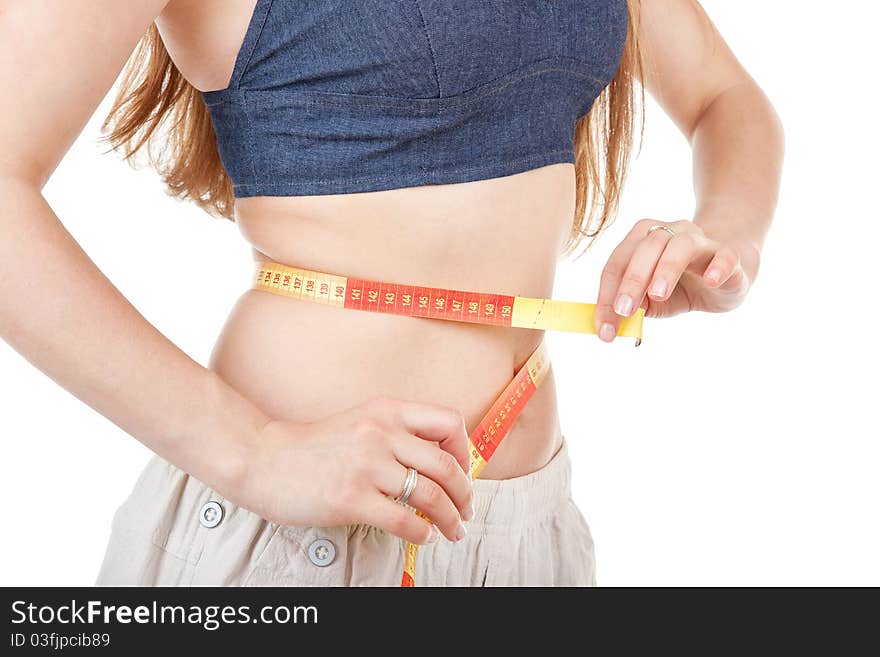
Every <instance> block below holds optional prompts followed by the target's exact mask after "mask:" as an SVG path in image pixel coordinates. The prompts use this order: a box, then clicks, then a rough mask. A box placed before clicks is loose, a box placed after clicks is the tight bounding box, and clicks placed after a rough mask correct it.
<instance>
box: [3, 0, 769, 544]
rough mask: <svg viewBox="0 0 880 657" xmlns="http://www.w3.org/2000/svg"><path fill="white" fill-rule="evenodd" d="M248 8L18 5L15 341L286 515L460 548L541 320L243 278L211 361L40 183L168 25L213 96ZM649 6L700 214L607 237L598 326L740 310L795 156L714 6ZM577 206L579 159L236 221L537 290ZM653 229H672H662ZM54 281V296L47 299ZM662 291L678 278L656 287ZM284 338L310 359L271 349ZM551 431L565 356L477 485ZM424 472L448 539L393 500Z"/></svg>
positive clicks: (7, 75) (298, 240)
mask: <svg viewBox="0 0 880 657" xmlns="http://www.w3.org/2000/svg"><path fill="white" fill-rule="evenodd" d="M252 7H253V0H241V2H238V1H236V2H232V1H230V2H223V3H220V2H211V3H205V2H196V1H194V0H172V1H171V2H168V1H167V0H138V1H137V2H126V3H119V2H116V1H115V0H67V1H66V2H64V3H58V2H52V1H51V0H30V1H29V2H26V3H4V4H3V5H0V62H2V64H3V65H2V66H0V88H3V89H7V90H9V92H8V93H7V94H6V96H5V102H4V103H2V104H0V200H2V203H0V228H2V230H0V336H2V337H3V338H4V339H5V340H6V341H7V342H9V343H10V344H11V345H12V346H13V347H14V348H15V349H16V350H17V351H19V352H20V353H21V354H23V355H24V356H25V357H26V358H27V359H28V360H29V361H30V362H32V363H33V364H34V365H35V366H36V367H38V368H40V369H41V370H42V371H43V372H45V373H46V374H47V375H48V376H50V377H52V378H53V379H54V380H55V381H57V382H58V383H59V384H60V385H62V386H63V387H65V388H66V389H67V390H69V391H70V392H71V393H72V394H74V395H76V396H77V397H79V398H80V399H81V400H83V401H84V402H85V403H87V404H88V405H90V406H91V407H93V408H94V409H96V410H97V411H98V412H100V413H102V414H103V415H105V416H106V417H107V418H109V419H110V420H111V421H113V422H115V423H116V424H117V425H118V426H120V427H121V428H122V429H124V430H125V431H126V432H128V433H129V434H131V435H132V436H134V437H135V438H137V439H138V440H140V441H142V442H143V443H144V444H146V445H147V446H148V447H150V448H151V449H152V450H154V451H155V452H157V453H158V454H159V455H161V456H162V457H164V458H165V459H167V460H168V461H170V462H171V463H173V464H175V465H177V466H178V467H180V468H182V469H184V470H186V471H187V472H189V473H191V474H193V475H194V476H196V477H197V478H198V479H200V480H202V481H204V482H205V483H206V484H208V485H209V486H211V487H212V488H214V489H216V490H217V491H218V492H220V494H222V495H223V496H225V497H226V498H227V499H229V500H230V501H232V502H233V503H236V504H239V505H241V506H244V507H245V508H249V509H251V510H253V511H255V512H257V513H259V514H260V515H262V516H263V517H265V518H267V519H269V520H272V521H274V522H279V523H283V524H290V525H315V526H327V525H336V524H348V523H369V524H373V525H376V526H378V527H381V528H384V529H386V530H388V531H390V532H392V533H394V534H397V535H399V536H402V537H403V538H405V539H407V540H410V541H413V542H419V543H423V542H427V541H430V540H437V538H438V530H439V533H441V534H442V535H444V536H445V537H446V538H447V539H449V540H457V539H460V538H461V537H462V536H463V535H464V531H465V527H464V525H463V524H462V520H465V521H466V520H467V519H468V518H469V517H470V514H471V503H472V495H473V493H472V487H471V484H470V482H469V480H468V478H467V475H466V474H465V472H466V468H467V434H468V433H469V432H470V430H471V429H472V428H473V427H474V426H475V425H476V423H477V422H478V421H479V419H480V418H481V417H482V415H483V414H484V413H485V412H486V410H487V408H488V406H489V405H490V404H491V402H492V401H493V400H494V397H495V396H496V395H497V394H498V392H500V390H502V389H503V387H504V386H505V385H506V384H507V383H508V381H509V380H510V378H511V377H512V376H513V374H514V373H515V372H516V370H517V369H518V368H519V367H520V366H521V365H522V364H523V362H524V361H525V359H526V358H527V357H528V355H529V354H530V353H531V352H532V350H534V348H535V347H536V346H537V345H538V343H539V342H540V340H541V338H542V335H541V332H537V331H528V330H523V329H502V328H499V327H485V326H471V325H461V324H455V323H448V322H437V321H431V320H421V319H413V318H403V317H394V316H386V315H378V314H372V313H358V312H346V313H345V314H344V315H343V314H340V313H341V312H343V311H339V310H338V309H333V308H326V307H323V306H319V305H316V304H309V303H305V302H296V301H294V300H290V299H282V298H279V297H275V296H272V295H268V294H265V293H262V292H258V291H250V290H249V291H245V292H244V293H243V294H242V296H241V298H240V299H239V301H238V304H237V305H236V307H235V309H234V310H233V312H232V313H231V315H230V317H229V319H228V321H227V322H226V325H225V326H224V329H223V331H222V334H221V336H220V339H219V340H218V342H217V345H216V346H215V349H214V351H213V354H212V357H211V361H210V363H209V365H208V367H204V366H202V365H200V364H199V363H196V362H195V361H193V360H192V359H191V358H189V357H188V356H187V355H186V354H185V353H183V352H182V351H181V350H180V349H178V348H177V347H176V346H175V345H174V344H172V343H171V342H170V341H168V340H167V339H166V338H165V337H164V336H163V335H162V334H161V333H160V332H159V331H157V330H156V329H155V328H154V327H153V326H152V325H151V324H150V323H149V322H148V321H147V320H146V319H145V318H144V317H143V316H141V315H140V314H139V313H138V312H137V310H136V309H135V308H134V307H133V306H132V305H131V304H130V303H129V302H128V301H127V300H126V299H125V298H124V297H123V296H122V295H121V294H120V293H119V291H118V290H117V289H116V288H115V287H114V286H113V285H112V283H111V282H110V281H109V280H107V279H106V277H104V276H103V274H102V273H101V272H100V271H99V270H98V269H97V268H96V267H95V265H94V264H93V263H92V261H91V260H90V259H89V258H88V257H87V255H86V254H85V253H84V252H83V251H82V250H81V249H80V248H79V246H78V245H77V244H76V242H75V241H74V239H73V237H72V236H71V235H70V234H69V233H68V232H67V231H66V230H65V228H64V226H63V225H62V223H61V222H60V221H59V219H58V218H57V217H56V216H55V214H54V213H53V211H52V209H51V208H50V207H49V205H48V204H47V203H46V201H45V199H44V198H43V196H42V194H41V190H42V187H43V185H44V184H45V182H46V180H47V179H48V178H49V176H50V175H51V174H52V172H53V171H54V169H55V168H56V166H57V164H58V162H59V161H60V160H61V158H62V157H63V156H64V154H65V152H66V151H67V149H68V148H69V146H70V145H71V143H72V142H73V141H74V139H75V138H76V137H77V135H78V134H79V133H80V131H81V130H82V128H83V126H84V125H85V123H86V121H87V120H88V118H89V117H90V115H91V114H92V113H93V112H94V111H95V108H96V107H97V105H98V103H99V101H100V100H101V99H102V98H103V97H104V95H105V94H106V93H107V91H108V90H109V88H110V86H111V84H112V83H113V81H114V79H115V77H116V75H117V74H118V72H119V70H120V69H121V67H122V65H123V64H124V62H125V60H126V58H127V57H128V55H129V54H130V52H131V51H132V49H133V48H134V46H135V44H136V43H137V41H138V39H139V37H140V36H141V34H142V33H143V32H144V30H145V29H146V28H147V26H148V25H149V24H150V23H151V22H152V21H153V20H156V19H158V24H159V26H160V30H161V32H162V35H163V39H164V40H165V42H166V45H167V47H168V49H169V52H170V53H171V55H172V57H173V58H174V61H175V62H176V63H177V65H178V67H179V68H180V70H181V72H182V73H183V74H184V76H185V77H186V78H187V79H188V80H189V81H190V82H191V83H192V84H193V85H194V86H195V87H196V88H198V89H202V90H211V89H220V88H223V87H224V86H225V85H226V84H227V81H228V79H229V76H230V73H231V70H232V66H233V62H234V59H235V56H236V53H237V49H238V46H239V45H240V43H241V39H242V37H243V34H244V30H245V28H246V24H247V21H248V18H249V16H250V12H251V10H252ZM643 14H644V15H643V24H642V28H641V38H642V43H643V49H644V54H645V60H646V68H647V71H648V76H647V80H646V83H647V88H648V91H649V92H650V93H651V94H652V95H653V96H654V97H655V98H656V99H657V100H658V102H659V103H660V105H661V106H662V107H663V108H664V110H665V111H666V112H667V113H668V114H669V115H670V116H671V117H672V119H673V120H674V121H675V122H676V123H677V124H678V126H679V127H680V128H681V130H682V133H683V134H684V135H685V136H686V137H687V138H688V139H689V140H690V142H691V144H692V146H693V153H694V167H693V168H694V180H695V193H696V200H697V206H696V207H697V211H696V213H695V216H694V217H693V218H692V219H683V218H682V219H678V220H672V221H667V220H662V219H642V220H639V221H635V222H634V225H633V228H632V230H631V231H630V233H629V235H628V236H627V237H626V238H625V239H624V240H623V241H622V242H621V244H620V245H619V246H618V247H617V248H616V249H615V250H614V253H613V254H612V256H611V258H610V259H609V261H608V263H607V265H606V266H605V269H604V271H603V275H602V281H601V289H600V294H599V300H598V302H599V312H598V313H597V329H598V330H599V333H600V339H605V340H607V339H608V338H609V336H608V333H609V329H608V328H607V327H605V328H603V326H604V325H610V327H611V330H610V333H611V334H612V335H613V333H614V332H615V330H616V326H617V325H618V323H619V321H620V318H621V316H623V315H628V314H631V312H632V310H633V309H634V308H635V307H638V306H639V305H642V306H644V307H645V308H646V309H647V314H648V315H649V316H652V317H661V316H663V317H665V316H670V315H674V314H677V313H681V312H687V311H707V312H724V311H729V310H731V309H733V308H735V307H736V306H738V305H739V304H740V303H742V301H743V299H744V298H745V296H746V294H747V292H748V289H749V287H750V286H751V284H752V282H753V281H754V280H755V277H756V275H757V272H758V266H759V254H760V250H761V247H762V244H763V241H764V237H765V235H766V232H767V230H768V228H769V225H770V221H771V218H772V214H773V211H774V207H775V203H776V194H777V189H778V181H779V174H780V167H781V160H782V131H781V128H780V124H779V121H778V118H777V117H776V114H775V112H774V111H773V109H772V107H771V105H770V103H769V102H768V100H767V99H766V97H765V96H764V94H763V93H762V92H761V90H760V89H759V87H758V86H757V85H756V84H755V82H754V81H753V80H752V79H751V78H750V77H749V75H748V74H747V73H746V72H745V71H744V70H743V68H742V67H741V66H740V65H739V63H738V62H737V61H736V59H735V57H734V56H733V55H732V54H731V52H730V51H729V49H728V48H727V46H726V45H725V44H724V42H723V40H722V39H721V37H720V35H718V33H717V32H716V31H715V29H714V27H713V26H712V25H711V23H710V22H709V21H708V19H707V18H706V17H705V15H704V14H703V13H702V11H701V10H700V9H699V8H698V6H696V5H694V4H693V3H691V2H688V1H687V0H645V1H644V2H643ZM669 34H675V38H674V39H669V38H668V37H666V36H665V35H669ZM95 52H100V53H101V56H100V57H95V56H94V53H95ZM22 71H27V76H26V77H24V76H23V75H22V73H21V72H22ZM93 192H94V193H100V187H99V186H98V185H96V186H95V188H94V190H93ZM84 193H88V190H84ZM134 202H136V200H134ZM573 211H574V167H573V166H572V165H571V164H567V163H561V164H554V165H550V166H546V167H541V168H539V169H535V170H532V171H527V172H524V173H520V174H516V175H513V176H507V177H504V178H496V179H491V180H480V181H473V182H468V183H462V184H455V185H436V186H420V187H413V188H407V189H396V190H385V191H381V192H370V193H363V194H346V195H328V196H312V197H288V198H253V199H243V200H241V201H240V202H238V203H237V207H236V218H237V221H238V225H239V227H240V228H241V231H242V234H243V236H244V237H245V239H247V240H248V241H249V242H250V243H251V245H252V246H253V247H254V256H255V257H256V258H270V259H273V260H278V261H281V262H287V263H291V264H294V265H297V266H301V267H305V268H310V269H317V270H320V271H327V272H334V273H341V274H345V275H351V276H359V277H364V278H372V279H378V280H398V281H406V282H410V283H415V284H423V285H432V286H441V287H453V288H462V289H474V290H491V291H497V292H506V293H515V294H521V295H524V296H534V297H544V296H550V295H551V293H552V286H553V277H554V270H555V265H556V261H557V259H558V256H559V252H560V249H561V246H562V243H563V240H564V238H565V236H566V235H567V231H568V230H569V228H570V224H571V218H572V214H573ZM657 224H661V225H665V226H668V227H669V228H670V229H672V230H673V231H674V232H675V233H676V234H675V236H674V237H673V236H671V235H669V234H668V233H667V232H666V231H662V230H660V231H654V232H651V233H648V228H649V227H650V226H654V225H657ZM477 252H478V253H480V254H481V257H480V258H473V257H471V254H473V253H477ZM35 253H36V254H39V256H40V261H41V263H42V266H41V267H39V268H34V267H33V266H32V262H33V257H34V254H35ZM413 254H417V257H414V255H413ZM465 262H467V267H462V264H463V263H465ZM514 263H515V264H514ZM716 271H717V275H716V274H715V272H716ZM22 272H26V273H27V275H22ZM58 280H64V281H65V294H64V295H62V296H59V295H56V294H54V293H53V292H50V291H49V290H52V289H53V284H54V283H55V282H56V281H58ZM658 281H664V282H665V291H659V290H658V293H657V294H655V293H654V292H653V290H654V286H655V285H656V284H657V283H658ZM627 299H629V301H627ZM268 327H271V330H270V329H269V328H268ZM279 334H283V335H285V337H286V340H285V344H290V345H308V348H301V347H285V346H283V345H279V344H278V341H277V340H274V339H273V336H277V335H279ZM133 363H134V364H136V367H133V366H132V364H133ZM157 408H161V409H162V412H161V413H157V412H156V409H157ZM558 429H559V424H558V416H557V409H556V397H555V386H554V383H553V375H552V370H551V373H550V375H549V376H548V379H547V380H546V382H545V384H544V385H543V386H542V387H541V389H540V390H539V391H538V392H537V393H536V395H535V397H534V398H533V399H532V400H531V401H530V403H529V405H528V406H527V407H526V409H525V410H524V411H523V413H522V415H521V416H520V419H519V420H518V421H517V423H516V425H515V427H514V428H513V430H512V431H511V433H510V434H509V437H508V438H506V440H505V442H504V443H503V444H502V446H501V447H500V448H499V449H498V451H497V452H496V454H495V456H494V457H493V460H492V462H491V463H490V464H489V466H488V467H487V468H486V470H485V472H484V474H483V476H484V477H487V478H507V477H513V476H518V475H522V474H526V473H528V472H532V471H534V470H536V469H538V468H540V467H541V466H543V465H544V464H545V463H547V461H548V460H549V459H550V458H551V457H552V455H553V454H554V453H555V451H556V450H557V449H558V447H559V435H558ZM438 447H439V449H438ZM206 455H210V458H206ZM408 466H412V467H416V468H417V469H418V470H419V471H420V473H421V476H420V477H419V484H418V486H417V488H416V490H415V492H414V493H413V497H412V498H411V503H412V504H413V505H414V506H416V507H417V508H420V509H422V510H423V511H425V512H426V513H427V514H428V516H429V517H431V518H432V519H433V520H434V522H435V524H436V528H437V529H435V528H434V527H433V526H431V525H430V524H429V523H427V522H425V521H424V520H422V519H420V518H418V517H416V516H415V515H414V514H412V513H410V512H408V511H407V510H406V509H404V508H403V507H401V506H400V505H397V504H395V503H393V502H392V501H391V500H390V499H388V496H389V495H390V496H394V495H397V494H398V493H399V492H400V489H401V486H402V483H403V481H404V478H405V474H406V467H408Z"/></svg>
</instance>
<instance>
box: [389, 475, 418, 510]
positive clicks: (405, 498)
mask: <svg viewBox="0 0 880 657" xmlns="http://www.w3.org/2000/svg"><path fill="white" fill-rule="evenodd" d="M418 481H419V473H418V470H416V469H415V468H407V470H406V480H405V481H404V482H403V490H402V491H400V495H398V496H397V497H395V498H394V501H395V502H397V503H398V504H406V503H407V502H409V498H410V495H412V493H413V491H414V490H415V489H416V484H417V483H418Z"/></svg>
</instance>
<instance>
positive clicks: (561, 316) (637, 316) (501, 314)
mask: <svg viewBox="0 0 880 657" xmlns="http://www.w3.org/2000/svg"><path fill="white" fill-rule="evenodd" d="M253 288H254V289H258V290H263V291H265V292H270V293H272V294H278V295H281V296H286V297H293V298H295V299H303V300H306V301H313V302H316V303H322V304H324V305H327V306H336V307H338V308H352V309H355V310H367V311H371V312H378V313H388V314H393V315H405V316H409V317H425V318H429V319H441V320H447V321H454V322H470V323H474V324H487V325H491V326H511V327H514V328H530V329H541V330H550V331H574V332H578V333H595V332H596V329H595V326H594V323H593V318H594V315H595V311H596V305H595V304H592V303H580V302H574V301H557V300H555V299H535V298H530V297H519V296H513V295H509V294H488V293H483V292H467V291H464V290H450V289H445V288H438V287H425V286H421V285H405V284H401V283H389V282H384V281H371V280H366V279H362V278H352V277H346V276H337V275H335V274H325V273H322V272H316V271H310V270H308V269H300V268H297V267H289V266H287V265H282V264H280V263H277V262H270V261H263V262H258V263H257V271H256V276H255V280H254V284H253ZM644 316H645V311H644V309H642V308H639V309H638V310H637V311H636V312H635V313H634V314H633V315H632V316H631V317H626V318H624V319H623V320H622V321H621V322H620V327H619V328H618V330H617V335H619V336H623V337H632V338H635V339H636V345H638V344H639V343H640V342H641V338H642V320H643V319H644ZM549 368H550V359H549V357H548V354H547V347H546V345H545V343H544V341H543V340H542V341H541V343H540V344H539V345H538V347H537V348H536V349H535V350H534V351H533V352H532V355H531V356H529V358H528V360H526V362H525V364H524V365H523V366H522V367H521V368H520V369H519V370H518V371H517V373H516V375H515V376H514V377H513V379H512V380H511V381H510V383H509V384H508V385H507V387H506V388H505V389H504V391H503V392H502V393H501V395H499V397H498V398H497V399H496V400H495V403H494V404H492V407H491V408H490V409H489V412H488V413H486V415H485V416H484V417H483V419H482V420H480V423H479V424H478V425H477V426H476V428H475V429H474V430H473V431H472V432H471V435H470V437H469V439H470V455H471V459H470V474H471V478H472V479H476V478H478V477H479V476H480V473H481V472H482V471H483V468H485V467H486V464H487V463H488V461H489V459H490V458H491V457H492V454H493V453H494V452H495V450H496V449H497V448H498V445H499V444H500V443H501V441H502V440H503V439H504V437H505V436H506V435H507V433H508V431H510V428H511V427H512V426H513V423H514V421H515V420H516V418H517V417H518V416H519V414H520V412H522V409H523V408H524V407H525V405H526V403H527V402H528V401H529V399H531V397H532V395H533V394H534V393H535V391H536V390H537V389H538V386H540V385H541V381H543V379H544V377H545V375H546V374H547V371H548V370H549ZM416 513H417V514H418V515H419V516H421V517H422V518H425V519H426V520H428V518H427V517H426V516H425V515H424V514H423V513H422V512H421V511H416ZM418 552H419V546H418V545H417V544H414V543H407V544H406V558H405V562H404V573H403V580H402V582H401V586H415V574H416V558H417V556H418Z"/></svg>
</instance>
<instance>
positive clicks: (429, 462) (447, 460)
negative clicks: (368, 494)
mask: <svg viewBox="0 0 880 657" xmlns="http://www.w3.org/2000/svg"><path fill="white" fill-rule="evenodd" d="M392 449H393V451H394V456H395V457H396V458H397V460H398V461H400V463H402V464H403V465H404V466H405V467H410V468H415V469H416V470H418V472H419V475H421V477H420V479H421V478H422V477H428V478H430V479H432V480H433V481H435V482H436V483H437V484H439V485H440V487H441V488H442V489H443V491H444V494H445V495H446V496H448V498H449V500H450V503H451V504H452V505H453V506H454V508H455V509H456V510H457V513H458V514H460V515H461V517H462V518H463V519H464V520H470V519H471V518H472V517H473V513H474V510H473V500H474V489H473V486H472V485H471V479H470V475H468V474H467V473H466V472H465V471H464V470H463V469H462V467H461V464H460V463H459V462H458V461H457V460H456V459H455V457H454V456H452V455H451V454H450V453H449V452H444V451H443V450H442V449H437V446H436V445H435V444H434V443H430V442H427V441H424V440H418V439H414V438H413V437H412V436H410V435H404V436H402V437H401V438H400V439H399V440H396V441H394V443H393V444H392ZM399 485H400V484H399ZM395 494H396V493H395ZM414 506H415V505H414ZM418 508H421V507H418ZM422 510H423V511H425V513H428V510H427V509H422ZM429 515H430V514H429ZM431 518H432V519H434V520H435V521H436V520H437V518H434V516H433V515H431ZM444 534H445V532H444Z"/></svg>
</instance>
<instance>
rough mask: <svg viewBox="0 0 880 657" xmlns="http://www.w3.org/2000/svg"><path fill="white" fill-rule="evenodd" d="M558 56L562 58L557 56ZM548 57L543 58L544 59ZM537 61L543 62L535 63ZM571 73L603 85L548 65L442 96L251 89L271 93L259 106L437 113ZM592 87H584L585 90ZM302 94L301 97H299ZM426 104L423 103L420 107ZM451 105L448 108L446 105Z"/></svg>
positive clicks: (584, 76) (591, 78) (597, 81)
mask: <svg viewBox="0 0 880 657" xmlns="http://www.w3.org/2000/svg"><path fill="white" fill-rule="evenodd" d="M553 59H558V58H553ZM544 61H546V60H541V62H544ZM535 63H536V64H537V63H539V62H535ZM550 72H554V73H567V74H569V75H571V76H573V77H576V78H578V79H580V80H587V81H590V82H594V83H596V84H601V83H602V80H600V79H597V78H596V77H594V76H592V75H588V74H584V73H580V72H578V71H576V70H574V69H572V68H567V67H563V66H558V65H545V66H543V67H541V68H534V69H528V70H523V71H511V72H510V73H507V74H505V75H501V76H498V77H497V78H493V79H492V80H489V81H487V82H485V83H483V84H481V85H480V86H478V87H474V88H473V89H469V90H467V91H464V92H462V93H459V94H455V95H453V96H443V97H442V98H407V97H397V96H379V95H368V94H350V93H342V92H336V91H322V92H310V91H303V92H297V91H293V93H291V94H288V95H286V96H285V94H283V93H279V92H278V91H277V90H259V89H255V90H247V91H253V92H255V93H257V94H260V93H265V92H268V93H269V94H270V96H269V99H268V100H261V99H258V100H256V101H252V102H254V104H255V105H257V106H271V105H274V104H275V103H277V101H278V98H279V97H281V98H284V99H285V100H287V101H288V102H291V103H298V104H305V105H309V104H312V105H321V104H323V105H327V106H331V107H332V106H335V107H343V108H345V107H357V108H359V109H360V108H364V107H366V108H370V107H379V108H391V109H394V108H396V109H410V110H414V111H420V112H435V111H438V106H437V104H438V102H439V105H440V106H439V109H455V108H458V107H467V106H468V105H471V104H473V103H476V102H478V101H480V100H483V99H485V98H487V97H489V96H492V95H494V94H496V93H499V92H501V91H504V90H505V89H507V88H508V87H510V86H512V85H513V84H515V83H517V82H520V81H522V80H525V79H527V78H529V77H533V76H535V75H539V74H541V73H550ZM587 91H588V90H587V89H584V93H586V92H587ZM298 95H299V97H297V96H298ZM419 104H422V105H423V106H419ZM446 105H448V107H445V106H446Z"/></svg>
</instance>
